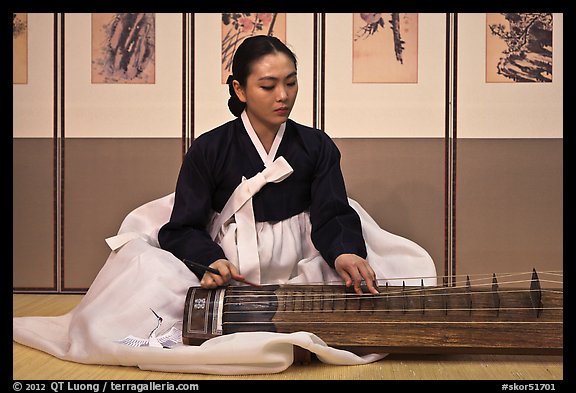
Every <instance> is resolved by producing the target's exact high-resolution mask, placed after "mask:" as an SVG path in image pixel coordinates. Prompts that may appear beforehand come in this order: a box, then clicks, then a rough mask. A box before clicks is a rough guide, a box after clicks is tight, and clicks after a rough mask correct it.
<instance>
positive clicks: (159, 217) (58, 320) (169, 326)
mask: <svg viewBox="0 0 576 393" xmlns="http://www.w3.org/2000/svg"><path fill="white" fill-rule="evenodd" d="M173 202H174V194H170V195H167V196H165V197H163V198H160V199H157V200H154V201H151V202H149V203H147V204H145V205H143V206H140V207H139V208H137V209H135V210H134V211H132V212H131V213H130V214H128V216H126V218H125V219H124V221H123V222H122V225H121V227H120V230H119V231H118V235H117V236H115V237H113V238H110V239H107V242H108V244H109V246H110V247H111V248H112V249H113V251H112V252H111V254H110V256H109V257H108V259H107V261H106V263H105V264H104V266H103V267H102V269H101V270H100V272H99V273H98V275H97V277H96V278H95V280H94V282H93V283H92V285H91V286H90V289H89V290H88V292H87V293H86V295H85V296H84V297H83V299H82V301H81V302H80V303H79V304H78V305H77V306H76V307H75V308H74V309H73V310H71V311H70V312H68V313H67V314H65V315H61V316H56V317H44V316H29V317H16V318H13V339H14V341H16V342H19V343H21V344H24V345H27V346H30V347H33V348H36V349H39V350H41V351H44V352H47V353H49V354H51V355H53V356H55V357H58V358H60V359H63V360H68V361H74V362H79V363H87V364H106V365H123V366H137V367H140V368H141V369H144V370H158V371H171V372H191V373H209V374H228V375H234V374H261V373H275V372H280V371H283V370H285V369H286V368H287V367H289V366H290V364H292V362H293V346H294V345H298V346H300V347H302V348H305V349H308V350H310V351H311V352H313V353H315V354H316V356H317V357H318V358H319V359H320V360H321V361H323V362H326V363H329V364H339V365H352V364H362V363H368V362H373V361H375V360H378V359H381V358H382V357H383V356H385V355H384V354H372V355H366V356H357V355H355V354H353V353H351V352H347V351H343V350H339V349H335V348H332V347H329V346H327V345H326V344H325V343H324V342H323V341H322V340H321V339H320V338H319V337H317V336H316V335H314V334H312V333H309V332H298V333H292V334H283V333H271V332H254V333H235V334H230V335H226V336H220V337H216V338H213V339H211V340H208V341H206V342H205V343H204V344H202V345H200V346H187V345H182V344H176V345H174V346H173V347H172V348H171V349H166V348H157V347H153V346H149V345H144V346H131V345H128V344H127V343H129V342H131V341H130V340H132V343H133V342H137V341H138V338H144V339H145V338H147V337H148V335H149V334H150V331H151V330H152V329H153V328H154V327H155V326H156V325H157V322H158V320H157V318H156V316H155V315H154V314H153V313H152V312H151V311H150V310H151V309H152V310H154V312H156V313H157V314H158V315H160V316H161V317H162V318H163V322H162V325H161V327H160V328H159V330H158V332H157V333H158V334H159V335H162V334H164V333H166V334H168V333H170V332H172V333H173V332H178V329H179V328H181V323H182V314H183V310H184V301H185V298H186V293H187V291H188V288H189V287H191V286H198V285H199V281H198V278H197V277H196V276H195V275H194V274H193V273H192V272H190V271H189V270H188V268H187V267H186V266H185V265H184V264H183V263H182V262H181V261H180V260H178V259H177V258H176V257H175V256H174V255H172V254H171V253H169V252H167V251H165V250H163V249H161V248H159V245H158V238H157V235H158V230H159V229H160V227H161V226H162V225H163V224H164V223H166V222H167V221H168V219H169V217H170V214H171V211H172V205H173ZM350 203H351V205H352V207H353V208H354V209H356V211H357V212H358V214H359V215H360V218H361V221H362V229H363V234H364V237H365V240H366V244H367V249H368V257H367V260H368V261H369V263H370V265H371V266H372V268H373V269H374V270H375V272H376V275H377V277H378V278H379V279H381V280H383V281H380V283H383V282H384V281H385V280H388V281H389V282H391V284H392V285H396V284H397V283H398V282H400V285H401V281H403V280H405V282H406V285H420V277H424V283H425V285H435V284H436V279H435V277H436V270H435V267H434V263H433V261H432V258H431V257H430V256H429V255H428V253H427V252H426V251H425V250H424V249H423V248H421V247H420V246H418V245H417V244H416V243H414V242H412V241H410V240H408V239H405V238H402V237H400V236H397V235H393V234H391V233H389V232H386V231H384V230H383V229H381V228H380V227H378V225H377V224H376V222H375V221H374V220H373V219H372V218H371V217H370V216H369V215H368V214H367V213H366V212H365V211H364V210H363V209H362V208H361V207H360V205H358V204H357V203H356V202H355V201H352V200H351V201H350ZM237 229H238V228H237V223H236V222H235V221H234V220H228V222H227V223H226V225H224V226H222V227H221V228H220V230H218V231H217V236H216V239H217V241H218V242H219V243H220V244H221V246H222V248H223V249H224V252H225V254H226V256H227V257H228V258H229V259H230V261H232V262H233V263H235V264H237V266H238V267H239V269H240V271H241V273H245V272H243V270H246V269H244V268H245V266H243V265H242V263H240V262H239V257H238V249H239V248H238V245H237V244H236V239H237V238H238V233H237ZM310 229H311V227H310V220H309V216H308V214H307V213H302V214H299V215H297V216H294V217H292V218H290V219H288V220H284V221H281V222H277V223H258V224H256V233H257V243H258V252H257V254H258V258H259V263H260V265H259V266H258V268H257V270H259V274H261V277H260V282H262V283H271V284H279V283H320V282H325V283H341V282H342V281H341V279H340V278H339V276H338V275H337V274H336V273H335V272H334V271H333V269H331V268H329V267H328V265H327V264H326V262H325V261H324V260H323V259H322V257H321V256H320V254H319V253H318V251H317V250H316V249H315V248H314V246H313V244H312V243H311V241H310V236H309V234H310ZM248 273H250V272H249V271H248ZM411 277H413V278H412V279H410V278H411ZM270 344H273V345H270ZM139 345H141V344H139ZM232 348H233V349H232Z"/></svg>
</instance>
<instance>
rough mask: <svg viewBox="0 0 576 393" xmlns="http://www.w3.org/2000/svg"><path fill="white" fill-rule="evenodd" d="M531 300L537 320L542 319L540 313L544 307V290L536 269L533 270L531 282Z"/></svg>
mask: <svg viewBox="0 0 576 393" xmlns="http://www.w3.org/2000/svg"><path fill="white" fill-rule="evenodd" d="M530 300H531V301H532V307H533V308H534V310H535V311H536V318H540V313H541V312H542V308H543V307H544V305H543V304H542V288H541V287H540V279H539V278H538V273H536V269H532V280H531V281H530Z"/></svg>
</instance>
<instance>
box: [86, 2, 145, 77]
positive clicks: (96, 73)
mask: <svg viewBox="0 0 576 393" xmlns="http://www.w3.org/2000/svg"><path fill="white" fill-rule="evenodd" d="M155 24H156V18H155V14H153V13H152V14H147V13H119V14H112V13H107V14H104V13H102V14H92V83H132V84H137V83H140V84H153V83H155V74H156V72H155V53H156V48H155V41H156V33H155Z"/></svg>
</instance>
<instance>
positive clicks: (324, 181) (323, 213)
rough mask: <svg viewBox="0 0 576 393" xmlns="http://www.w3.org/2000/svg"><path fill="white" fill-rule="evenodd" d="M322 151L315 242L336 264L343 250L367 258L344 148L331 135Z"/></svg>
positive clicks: (315, 189) (313, 215)
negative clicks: (344, 166) (351, 195)
mask: <svg viewBox="0 0 576 393" xmlns="http://www.w3.org/2000/svg"><path fill="white" fill-rule="evenodd" d="M322 138H323V139H324V141H323V143H322V144H321V148H320V151H319V156H318V161H317V165H316V170H315V175H314V177H313V179H312V187H311V205H310V221H311V223H312V242H313V243H314V246H315V247H316V248H317V249H318V251H319V252H320V254H321V255H322V257H323V258H324V260H326V262H327V263H328V265H330V266H331V267H334V261H335V259H336V257H338V256H339V255H341V254H348V253H350V254H356V255H358V256H360V257H362V258H366V255H367V252H366V243H365V241H364V237H363V236H362V225H361V222H360V217H359V216H358V214H357V213H356V211H355V210H354V209H353V208H352V207H351V206H350V204H349V203H348V195H347V193H346V187H345V184H344V178H343V175H342V170H341V167H340V151H339V150H338V147H337V146H336V144H335V143H334V142H333V141H332V140H331V139H330V138H329V136H327V135H323V136H322Z"/></svg>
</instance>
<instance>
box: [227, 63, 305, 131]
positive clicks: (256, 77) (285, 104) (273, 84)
mask: <svg viewBox="0 0 576 393" xmlns="http://www.w3.org/2000/svg"><path fill="white" fill-rule="evenodd" d="M251 71H252V72H251V74H250V75H249V76H248V78H247V79H246V86H240V84H239V83H238V82H237V81H234V82H233V83H234V89H235V91H236V94H237V95H238V98H240V101H242V102H245V103H246V112H247V114H248V118H249V119H250V123H251V124H252V126H253V127H254V129H255V130H256V131H272V132H275V131H277V130H278V127H280V124H282V123H284V122H285V121H286V120H287V119H288V116H290V112H291V111H292V107H293V106H294V102H295V101H296V95H297V94H298V78H297V75H296V67H295V66H294V63H293V62H292V60H291V59H290V58H289V57H288V56H286V55H285V54H284V53H274V54H270V55H266V56H264V57H262V58H260V59H259V60H257V61H256V62H254V63H253V64H252V69H251Z"/></svg>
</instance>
